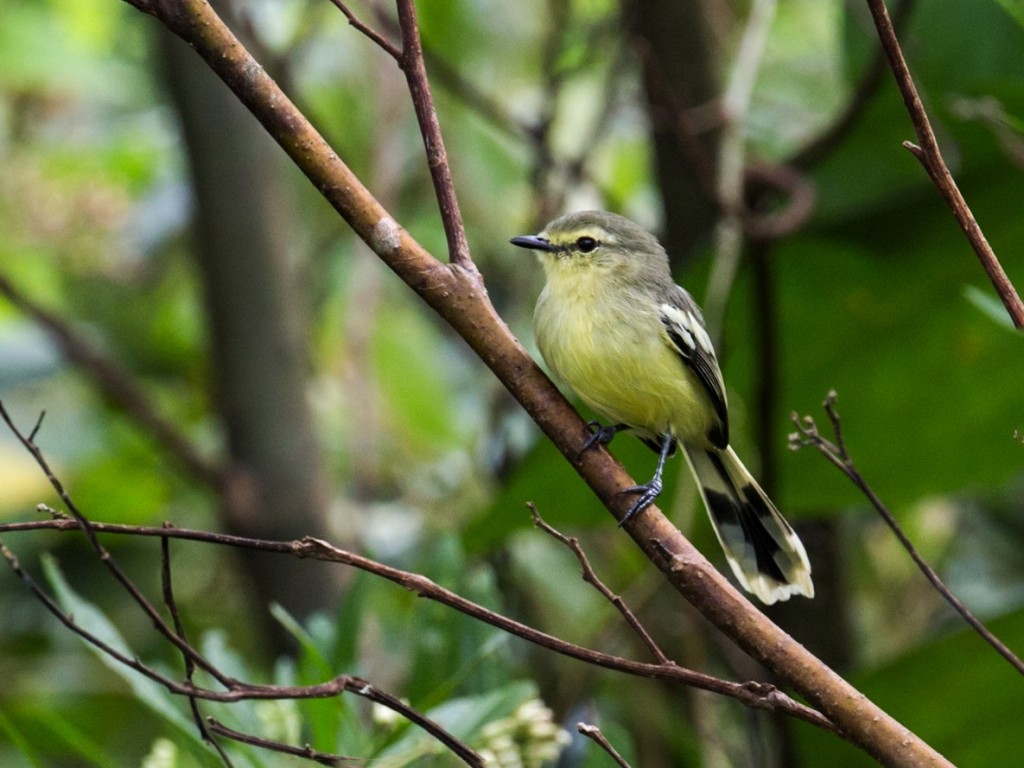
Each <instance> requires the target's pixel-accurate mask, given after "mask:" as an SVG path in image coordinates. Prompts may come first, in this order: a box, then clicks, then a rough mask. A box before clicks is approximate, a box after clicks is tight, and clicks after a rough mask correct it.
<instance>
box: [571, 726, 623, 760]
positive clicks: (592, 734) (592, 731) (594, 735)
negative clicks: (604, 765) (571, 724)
mask: <svg viewBox="0 0 1024 768" xmlns="http://www.w3.org/2000/svg"><path fill="white" fill-rule="evenodd" d="M576 730H577V731H579V732H580V733H581V734H583V735H584V736H586V737H587V738H588V739H590V740H591V741H592V742H594V743H595V744H597V745H598V746H599V747H601V749H603V750H604V751H605V752H607V753H608V755H609V757H611V759H612V760H614V761H615V763H616V765H618V766H619V768H631V767H630V765H629V763H627V762H626V760H625V758H624V757H623V756H622V755H620V754H619V753H618V751H617V750H616V749H615V747H613V746H612V745H611V742H609V741H608V739H606V738H605V735H604V734H603V733H601V729H600V728H598V727H597V726H596V725H590V724H589V723H576Z"/></svg>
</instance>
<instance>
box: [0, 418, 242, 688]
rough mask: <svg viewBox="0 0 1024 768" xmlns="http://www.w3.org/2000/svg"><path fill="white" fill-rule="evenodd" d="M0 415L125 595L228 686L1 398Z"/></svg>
mask: <svg viewBox="0 0 1024 768" xmlns="http://www.w3.org/2000/svg"><path fill="white" fill-rule="evenodd" d="M0 418H2V419H3V421H4V423H6V424H7V427H8V429H10V430H11V432H12V433H13V434H14V436H15V437H17V438H18V440H19V442H21V444H22V446H23V447H24V448H25V450H27V451H28V452H29V453H30V454H31V455H32V458H33V459H35V462H36V464H38V465H39V468H40V469H41V470H42V471H43V474H45V475H46V479H47V480H49V482H50V485H51V487H52V488H53V490H54V491H55V492H56V493H57V495H58V496H59V497H60V499H61V501H63V502H64V504H65V505H66V506H67V509H68V512H69V513H70V514H71V516H72V517H73V518H74V522H75V523H76V525H77V526H78V527H79V528H80V529H81V531H82V532H83V533H84V534H85V537H86V539H87V540H88V542H89V545H90V546H91V547H92V549H93V551H94V552H95V553H96V555H97V557H99V559H100V562H102V563H103V564H104V565H105V566H106V567H107V570H109V571H110V572H111V573H112V574H113V576H114V578H115V579H116V580H117V582H118V583H120V584H121V586H122V587H123V588H124V589H125V591H127V592H128V594H129V595H131V597H132V600H134V601H135V603H136V605H138V606H139V608H141V609H142V611H143V613H145V614H146V616H147V617H148V618H149V620H150V621H151V622H152V623H153V626H154V627H156V629H157V631H158V632H160V634H162V635H163V636H164V637H165V638H167V640H169V641H170V642H171V643H172V644H173V645H174V646H175V647H176V648H178V650H179V651H181V652H182V653H183V654H184V655H186V656H188V657H190V658H191V659H192V661H193V662H194V663H195V664H196V666H198V667H199V668H200V669H202V670H203V671H205V672H208V673H209V674H210V675H211V676H212V677H213V678H214V679H215V680H217V682H219V683H220V684H221V685H224V686H225V687H229V686H230V685H231V682H232V681H231V679H230V678H228V677H226V676H225V675H224V674H223V673H221V672H220V670H218V669H217V668H216V667H215V666H214V665H213V664H211V663H210V662H209V661H207V660H206V659H205V658H204V657H203V656H202V655H201V654H200V653H199V652H198V651H196V650H195V649H194V648H193V647H192V646H191V645H189V644H188V642H187V641H186V640H185V639H184V638H183V637H181V636H179V635H178V634H177V633H176V632H175V631H174V630H173V629H172V628H171V627H170V626H168V624H167V622H166V621H165V620H164V618H163V617H162V616H161V615H160V612H159V611H157V609H156V608H155V607H154V606H153V604H152V603H151V602H150V601H149V600H148V599H147V598H146V596H145V595H143V594H142V591H141V590H140V589H139V588H138V587H137V586H136V585H135V583H134V582H133V581H132V580H131V579H130V578H128V575H127V574H126V573H125V572H124V570H122V568H121V566H120V565H118V563H117V561H116V560H115V559H114V558H113V556H111V554H110V553H109V552H108V551H107V550H106V548H105V547H104V546H103V545H102V544H100V541H99V538H98V537H97V536H96V531H95V529H94V528H93V526H92V524H91V523H90V522H89V521H88V520H87V519H86V518H85V516H84V515H83V514H82V513H81V512H80V511H79V509H78V507H77V506H76V505H75V502H74V501H73V500H72V499H71V496H70V495H69V494H68V492H67V491H66V490H65V489H64V485H63V484H62V483H61V481H60V480H59V479H58V478H57V476H56V475H55V474H54V473H53V470H52V469H51V468H50V465H49V463H48V462H47V461H46V457H45V456H43V452H42V451H41V450H40V449H39V446H38V445H36V443H35V442H34V441H33V440H31V439H30V438H29V437H28V436H26V435H25V434H24V433H23V432H21V430H20V429H18V427H17V426H16V425H15V423H14V421H13V420H12V419H11V416H10V414H9V413H8V412H7V408H6V407H5V406H4V404H3V402H0ZM40 423H41V419H40V421H39V422H37V423H36V428H35V429H33V431H32V435H35V434H36V433H37V432H38V428H39V424H40Z"/></svg>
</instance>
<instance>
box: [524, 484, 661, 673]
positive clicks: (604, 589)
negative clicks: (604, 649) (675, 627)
mask: <svg viewBox="0 0 1024 768" xmlns="http://www.w3.org/2000/svg"><path fill="white" fill-rule="evenodd" d="M526 506H527V508H528V509H529V510H530V514H531V515H532V516H533V524H534V525H535V526H537V527H538V528H540V529H541V530H542V531H544V532H545V533H547V534H548V535H549V536H551V537H552V538H554V539H555V540H556V541H559V542H561V543H562V544H564V545H565V546H566V547H568V548H569V551H571V552H572V553H573V555H575V556H576V559H577V560H578V561H579V564H580V568H582V569H583V580H584V581H585V582H587V583H588V584H590V585H592V586H593V587H594V588H595V589H596V590H597V591H598V592H600V593H601V594H602V595H604V597H605V599H606V600H607V601H608V602H609V603H611V604H612V605H614V606H615V609H616V610H617V611H618V612H619V613H621V614H622V617H623V618H624V619H625V620H626V623H628V624H629V626H630V627H632V628H633V631H634V632H636V633H637V635H639V637H640V639H641V640H642V641H643V644H644V645H646V646H647V650H649V651H650V652H651V654H652V655H653V656H654V658H655V659H657V660H658V663H659V664H674V663H675V662H673V661H670V660H669V658H668V656H666V655H665V654H664V652H663V651H662V650H661V648H659V647H658V644H657V643H656V642H654V638H652V637H651V635H650V633H649V632H648V631H647V629H646V628H645V627H644V625H643V624H641V623H640V620H639V619H638V618H637V617H636V614H634V613H633V611H631V610H630V608H629V606H628V605H626V603H625V601H624V600H623V599H622V597H621V596H619V595H616V594H615V593H614V592H612V591H611V590H610V589H609V588H608V586H607V585H606V584H605V583H604V582H603V581H601V579H600V578H599V577H598V575H597V573H595V572H594V568H593V567H592V566H591V565H590V560H589V558H587V555H586V553H585V552H584V551H583V547H582V546H580V542H579V539H577V538H576V537H575V536H572V537H570V536H566V535H565V534H564V533H562V532H561V531H559V530H557V529H555V528H553V527H551V526H550V525H548V523H547V522H546V521H545V520H544V518H542V517H541V515H540V512H538V511H537V505H536V504H534V503H533V502H532V501H530V502H527V504H526Z"/></svg>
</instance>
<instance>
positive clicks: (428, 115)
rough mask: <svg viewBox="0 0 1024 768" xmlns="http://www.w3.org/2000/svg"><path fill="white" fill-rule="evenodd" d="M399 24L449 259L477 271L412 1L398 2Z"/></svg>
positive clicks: (405, 66) (402, 60) (404, 64)
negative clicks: (463, 221)
mask: <svg viewBox="0 0 1024 768" xmlns="http://www.w3.org/2000/svg"><path fill="white" fill-rule="evenodd" d="M398 24H399V26H400V28H401V30H402V56H401V58H400V59H399V66H400V67H401V68H402V72H404V73H405V79H406V81H407V82H408V84H409V94H410V95H411V96H412V103H413V107H414V109H415V110H416V119H417V120H418V121H419V125H420V133H421V134H422V136H423V145H424V147H425V148H426V153H427V165H428V166H429V167H430V178H431V179H432V180H433V182H434V194H435V195H436V197H437V204H438V207H439V208H440V211H441V222H442V224H444V234H445V237H446V238H447V240H448V259H449V261H450V262H451V264H453V265H455V266H459V267H462V268H463V269H467V270H470V271H475V269H476V268H475V267H474V265H473V260H472V257H471V256H470V254H469V242H468V241H467V240H466V228H465V227H464V226H463V224H462V212H461V211H460V210H459V200H458V198H457V197H456V195H455V181H454V180H453V179H452V169H451V166H450V165H449V164H448V152H447V150H445V148H444V138H443V137H442V136H441V123H440V122H439V121H438V119H437V110H435V109H434V97H433V95H432V94H431V92H430V81H429V80H427V68H426V64H425V63H424V61H423V44H422V42H421V41H420V28H419V24H418V22H417V20H416V7H415V5H414V4H413V0H398Z"/></svg>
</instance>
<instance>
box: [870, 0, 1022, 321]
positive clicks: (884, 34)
mask: <svg viewBox="0 0 1024 768" xmlns="http://www.w3.org/2000/svg"><path fill="white" fill-rule="evenodd" d="M867 3H868V8H869V9H870V10H871V16H872V18H873V19H874V21H875V28H876V29H877V30H878V36H879V38H880V39H881V41H882V47H883V48H884V49H885V55H886V56H887V57H888V59H889V66H890V67H891V69H892V71H893V75H895V77H896V85H897V86H899V89H900V94H901V95H902V96H903V103H904V104H905V105H906V107H907V112H908V113H909V114H910V119H911V121H912V122H913V124H914V132H915V133H916V134H917V141H918V143H917V144H912V143H911V142H904V143H903V146H904V147H906V148H907V149H908V150H910V152H911V153H912V154H913V155H914V157H916V158H917V159H918V161H920V163H921V165H922V166H924V169H925V171H926V172H927V173H928V176H929V177H930V178H931V180H932V183H933V184H934V185H935V187H936V188H937V189H938V190H939V193H940V194H941V195H942V197H943V199H944V200H945V201H946V204H947V205H948V206H949V208H950V210H952V211H953V216H954V217H956V221H957V223H958V224H959V225H960V229H962V230H963V233H964V234H965V235H966V236H967V240H968V242H970V244H971V247H972V248H973V249H974V252H975V253H976V254H977V255H978V260H979V261H980V262H981V266H982V268H983V269H984V270H985V272H986V274H988V277H989V280H990V281H991V282H992V286H993V287H994V288H995V289H996V293H997V294H999V299H1000V300H1001V301H1002V302H1003V306H1004V307H1006V311H1007V312H1008V313H1009V315H1010V319H1012V320H1013V324H1014V326H1016V327H1017V328H1024V303H1022V302H1021V300H1020V296H1019V295H1018V294H1017V290H1016V289H1015V288H1014V287H1013V283H1011V282H1010V278H1009V277H1007V276H1006V272H1005V271H1004V270H1003V266H1002V264H1000V263H999V259H998V258H997V257H996V254H995V252H994V251H993V250H992V246H990V245H989V243H988V240H987V239H986V237H985V233H984V232H982V231H981V227H980V226H979V225H978V222H977V220H976V219H975V218H974V214H973V213H971V209H970V207H969V206H968V205H967V201H966V200H965V199H964V196H963V195H962V194H961V193H960V189H959V188H958V187H957V185H956V181H954V180H953V176H952V174H950V172H949V168H947V167H946V162H945V160H943V159H942V151H941V150H940V149H939V142H938V141H937V140H936V138H935V132H934V131H933V130H932V126H931V123H930V122H929V120H928V114H927V113H926V112H925V109H924V105H923V104H922V103H921V97H920V96H919V95H918V93H917V87H916V86H915V85H914V80H913V78H912V77H911V75H910V69H909V68H908V67H907V62H906V59H904V58H903V51H902V50H901V49H900V44H899V41H898V40H897V39H896V32H895V30H894V29H893V25H892V19H890V18H889V11H888V9H887V8H886V5H885V0H867Z"/></svg>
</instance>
